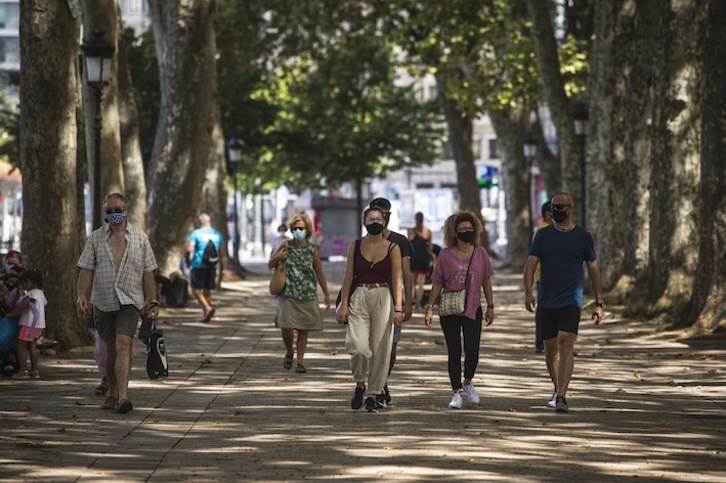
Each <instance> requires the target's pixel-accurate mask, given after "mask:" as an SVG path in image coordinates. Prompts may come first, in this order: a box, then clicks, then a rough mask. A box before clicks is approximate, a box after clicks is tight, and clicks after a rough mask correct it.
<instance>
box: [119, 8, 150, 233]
mask: <svg viewBox="0 0 726 483" xmlns="http://www.w3.org/2000/svg"><path fill="white" fill-rule="evenodd" d="M118 22H119V24H118V33H119V35H118V48H119V50H118V55H117V58H118V78H117V80H118V116H119V130H120V142H121V166H122V170H123V180H124V182H123V185H124V195H125V196H126V199H127V200H128V207H129V213H128V217H129V220H130V221H131V223H134V224H135V225H137V226H141V227H143V228H144V229H146V228H147V218H146V181H145V177H144V159H143V157H142V155H141V143H140V141H139V112H138V110H137V109H136V99H135V98H134V92H133V84H132V80H131V72H130V71H129V65H128V59H127V58H126V49H127V46H126V42H125V40H124V36H123V22H122V19H121V14H120V13H119V15H118Z"/></svg>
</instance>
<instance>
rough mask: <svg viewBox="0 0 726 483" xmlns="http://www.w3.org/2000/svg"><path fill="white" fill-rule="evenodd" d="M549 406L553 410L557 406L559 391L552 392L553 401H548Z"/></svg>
mask: <svg viewBox="0 0 726 483" xmlns="http://www.w3.org/2000/svg"><path fill="white" fill-rule="evenodd" d="M547 405H548V406H549V407H551V408H553V407H555V406H557V391H554V392H552V399H550V400H549V401H547Z"/></svg>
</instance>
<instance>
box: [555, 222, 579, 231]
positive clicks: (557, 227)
mask: <svg viewBox="0 0 726 483" xmlns="http://www.w3.org/2000/svg"><path fill="white" fill-rule="evenodd" d="M553 223H554V225H555V229H557V231H561V232H563V233H565V232H568V231H570V230H572V229H573V228H575V224H574V223H573V224H571V225H570V227H569V228H560V227H559V226H558V225H557V222H553Z"/></svg>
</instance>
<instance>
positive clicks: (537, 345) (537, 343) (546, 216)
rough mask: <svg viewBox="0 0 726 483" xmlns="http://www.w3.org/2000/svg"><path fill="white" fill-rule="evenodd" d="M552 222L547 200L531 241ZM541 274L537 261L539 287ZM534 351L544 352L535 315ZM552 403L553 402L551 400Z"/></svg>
mask: <svg viewBox="0 0 726 483" xmlns="http://www.w3.org/2000/svg"><path fill="white" fill-rule="evenodd" d="M551 224H552V204H551V203H550V202H549V201H547V202H545V203H544V204H543V205H542V221H540V222H539V225H537V227H536V228H535V229H534V234H533V235H532V241H534V237H535V235H537V232H538V231H539V230H541V229H542V228H545V227H547V226H550V225H551ZM541 275H542V267H541V266H540V264H539V263H537V266H536V267H535V269H534V284H535V287H539V279H540V277H541ZM534 351H535V352H536V353H537V354H541V353H543V352H544V341H543V340H542V328H541V327H540V324H539V323H538V322H537V317H535V319H534ZM553 404H554V402H553Z"/></svg>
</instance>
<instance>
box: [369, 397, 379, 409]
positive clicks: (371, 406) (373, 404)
mask: <svg viewBox="0 0 726 483" xmlns="http://www.w3.org/2000/svg"><path fill="white" fill-rule="evenodd" d="M366 411H368V412H369V413H377V412H378V404H376V400H375V399H373V396H368V397H367V398H366Z"/></svg>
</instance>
